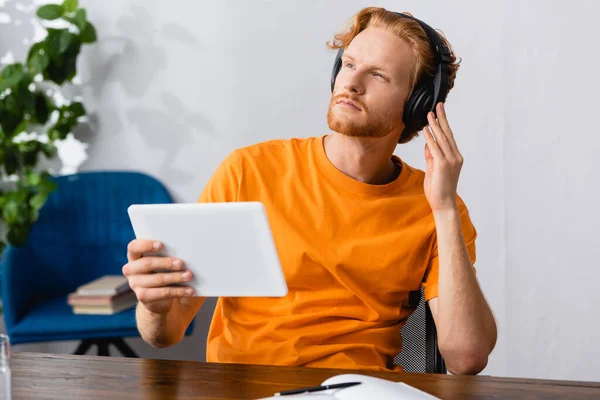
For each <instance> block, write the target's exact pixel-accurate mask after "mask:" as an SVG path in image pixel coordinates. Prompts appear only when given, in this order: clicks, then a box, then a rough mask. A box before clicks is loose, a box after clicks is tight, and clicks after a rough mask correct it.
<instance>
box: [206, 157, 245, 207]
mask: <svg viewBox="0 0 600 400" xmlns="http://www.w3.org/2000/svg"><path fill="white" fill-rule="evenodd" d="M241 180H242V175H241V157H240V155H239V153H238V151H233V152H232V153H231V154H229V156H227V157H226V158H225V159H224V160H223V161H222V162H221V164H219V166H218V167H217V169H216V170H215V172H214V173H213V175H212V176H211V177H210V179H209V180H208V183H207V184H206V186H205V187H204V190H202V193H200V197H199V198H198V203H222V202H233V201H238V197H239V196H238V195H239V190H240V185H241Z"/></svg>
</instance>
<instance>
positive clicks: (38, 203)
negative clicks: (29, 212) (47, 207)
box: [29, 193, 48, 210]
mask: <svg viewBox="0 0 600 400" xmlns="http://www.w3.org/2000/svg"><path fill="white" fill-rule="evenodd" d="M46 200H48V193H36V194H34V195H33V197H31V199H30V200H29V205H30V206H31V207H32V208H33V209H34V210H39V209H41V208H42V207H43V206H44V204H45V203H46Z"/></svg>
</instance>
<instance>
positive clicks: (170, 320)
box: [136, 298, 204, 348]
mask: <svg viewBox="0 0 600 400" xmlns="http://www.w3.org/2000/svg"><path fill="white" fill-rule="evenodd" d="M190 300H191V301H190ZM203 302H204V299H203V298H193V299H188V300H181V299H175V301H174V302H173V307H171V309H170V310H169V312H168V313H166V314H156V313H153V312H151V311H149V310H148V309H147V308H146V307H144V306H143V304H142V303H138V305H137V308H136V322H137V327H138V330H139V332H140V335H141V336H142V339H144V341H145V342H146V343H148V344H150V345H151V346H153V347H160V348H162V347H168V346H172V345H174V344H177V343H179V342H180V341H181V339H183V337H184V335H185V331H186V329H187V327H188V325H189V324H190V322H191V320H192V319H193V318H194V315H195V314H196V313H197V312H198V310H199V309H200V307H201V306H202V303H203Z"/></svg>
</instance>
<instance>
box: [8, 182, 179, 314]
mask: <svg viewBox="0 0 600 400" xmlns="http://www.w3.org/2000/svg"><path fill="white" fill-rule="evenodd" d="M53 179H54V180H55V182H56V183H57V184H58V188H57V189H56V190H55V191H54V192H53V193H51V194H50V196H49V198H48V201H47V202H46V204H45V205H44V207H42V209H41V210H40V215H39V219H38V221H37V222H36V223H35V224H34V226H33V229H32V231H31V233H30V235H29V238H28V240H27V244H26V245H25V247H21V248H12V249H11V251H14V252H15V253H16V254H13V255H14V256H15V257H20V258H23V257H25V258H26V259H27V261H28V262H27V263H26V265H27V269H28V270H29V271H28V277H27V278H28V281H29V282H23V284H27V285H29V286H28V287H24V288H23V289H24V290H28V291H30V290H34V291H37V293H36V297H37V298H38V299H39V300H43V299H48V298H50V297H52V296H58V295H64V293H69V292H70V291H73V290H75V289H76V288H77V287H78V286H79V285H81V284H84V283H86V282H89V281H91V280H93V279H95V278H97V277H98V276H101V275H106V274H115V275H120V274H121V273H122V271H121V269H122V267H123V265H124V264H125V263H126V262H127V243H129V241H131V240H132V239H134V238H135V235H134V233H133V228H132V227H131V223H130V221H129V217H128V215H127V208H128V207H129V206H130V205H131V204H133V203H171V202H172V199H171V196H170V195H169V193H168V191H167V190H166V188H165V187H164V186H163V185H162V184H161V183H160V182H158V181H157V180H156V179H154V178H152V177H150V176H148V175H145V174H141V173H136V172H118V171H114V172H84V173H77V174H74V175H68V176H61V177H55V178H53ZM31 301H33V302H34V303H35V301H36V300H35V298H33V299H31Z"/></svg>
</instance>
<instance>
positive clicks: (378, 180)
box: [323, 133, 398, 185]
mask: <svg viewBox="0 0 600 400" xmlns="http://www.w3.org/2000/svg"><path fill="white" fill-rule="evenodd" d="M396 144H397V138H396V137H395V135H388V136H386V137H382V138H362V137H350V136H345V135H342V134H340V133H333V134H331V135H327V136H326V137H325V139H324V143H323V145H324V147H325V154H327V158H328V159H329V161H330V162H331V163H332V164H333V165H334V166H335V167H336V168H337V169H338V170H340V171H341V172H342V173H344V174H345V175H347V176H349V177H351V178H353V179H355V180H357V181H360V182H364V183H368V184H371V185H383V184H386V183H390V182H392V181H393V180H394V179H396V177H397V176H398V167H397V166H396V164H395V163H394V162H393V161H392V155H393V154H394V149H395V148H396Z"/></svg>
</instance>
